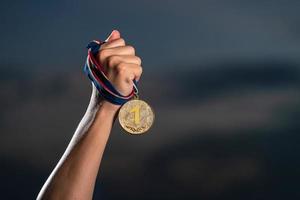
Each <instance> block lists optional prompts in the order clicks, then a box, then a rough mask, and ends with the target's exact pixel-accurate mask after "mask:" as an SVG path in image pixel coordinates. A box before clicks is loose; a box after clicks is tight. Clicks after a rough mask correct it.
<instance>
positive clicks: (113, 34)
mask: <svg viewBox="0 0 300 200" xmlns="http://www.w3.org/2000/svg"><path fill="white" fill-rule="evenodd" d="M120 37H121V34H120V32H119V31H118V30H113V31H112V32H111V34H110V35H109V36H108V38H107V39H106V40H105V42H111V41H113V40H116V39H119V38H120Z"/></svg>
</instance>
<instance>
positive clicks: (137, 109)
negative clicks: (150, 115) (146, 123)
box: [130, 106, 140, 124]
mask: <svg viewBox="0 0 300 200" xmlns="http://www.w3.org/2000/svg"><path fill="white" fill-rule="evenodd" d="M132 112H133V113H134V123H135V124H139V123H140V107H139V106H135V107H134V108H132V109H131V111H130V113H132Z"/></svg>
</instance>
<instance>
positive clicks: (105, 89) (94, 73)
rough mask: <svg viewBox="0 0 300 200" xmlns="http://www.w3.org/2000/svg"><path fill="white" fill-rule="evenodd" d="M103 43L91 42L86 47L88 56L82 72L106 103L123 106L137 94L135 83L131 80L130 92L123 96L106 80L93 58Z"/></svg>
mask: <svg viewBox="0 0 300 200" xmlns="http://www.w3.org/2000/svg"><path fill="white" fill-rule="evenodd" d="M104 43H105V42H99V41H96V40H93V41H91V42H90V43H89V44H88V45H87V48H88V55H87V59H86V63H85V65H84V72H85V74H86V75H87V76H88V78H89V79H90V80H91V81H92V82H93V84H94V85H95V87H96V88H97V89H98V91H99V93H100V95H101V96H102V97H103V98H104V99H106V100H107V101H109V102H111V103H113V104H116V105H123V104H124V103H126V102H127V101H129V100H130V99H131V98H132V97H133V96H134V95H137V94H138V88H137V82H136V80H133V89H132V92H131V93H130V94H129V95H127V96H124V95H122V94H120V92H118V90H117V89H116V88H115V87H114V86H113V84H112V83H111V82H110V81H109V79H108V78H107V76H106V74H105V72H104V68H103V66H102V65H100V63H98V62H97V60H96V59H95V56H96V55H97V53H98V52H99V49H100V47H101V45H102V44H104Z"/></svg>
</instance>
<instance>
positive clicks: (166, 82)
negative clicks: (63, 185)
mask: <svg viewBox="0 0 300 200" xmlns="http://www.w3.org/2000/svg"><path fill="white" fill-rule="evenodd" d="M299 11H300V1H299V0H289V1H285V0H282V1H279V0H252V1H238V0H228V1H227V0H226V1H225V0H122V1H100V0H73V1H71V0H53V1H40V0H39V1H38V0H27V1H13V0H2V1H0V24H1V31H0V44H1V45H0V106H1V109H0V110H1V112H0V134H1V135H0V137H1V138H0V177H1V182H0V188H1V189H2V190H1V195H2V196H1V197H2V198H1V199H34V198H35V197H36V195H37V193H38V191H39V190H40V188H41V186H42V184H43V183H44V182H45V180H46V178H47V177H48V176H49V174H50V172H51V171H52V169H53V168H54V166H55V165H56V163H57V161H58V160H59V158H60V157H61V155H62V153H63V152H64V150H65V148H66V146H67V144H68V143H69V141H70V139H71V137H72V135H73V133H74V130H75V129H76V127H77V125H78V123H79V121H80V119H81V117H82V116H83V114H84V112H85V110H86V107H87V103H88V101H89V98H90V92H91V84H90V82H89V80H88V78H87V77H86V76H85V75H84V73H83V70H82V69H83V64H84V61H85V58H86V54H87V49H86V48H85V47H86V45H87V43H88V42H89V41H90V40H93V39H100V40H104V39H106V37H107V36H108V35H109V34H110V32H111V31H112V30H113V29H118V30H119V31H120V32H121V35H122V37H123V38H124V39H125V40H126V42H127V44H130V45H133V46H134V47H135V49H136V54H137V55H138V56H140V57H141V58H142V63H143V64H142V65H143V75H142V79H141V80H140V81H139V91H140V94H141V95H140V97H141V98H142V99H144V100H146V101H147V102H148V103H149V104H150V105H151V106H153V109H154V111H155V123H154V126H153V128H152V129H151V130H150V131H149V132H148V133H147V134H145V135H143V136H140V137H134V136H129V135H128V134H125V133H124V132H123V131H122V129H121V128H120V126H119V125H118V123H115V125H114V128H113V131H112V134H111V137H110V141H109V143H108V146H107V149H106V151H105V155H104V159H103V162H102V163H101V165H102V166H101V170H100V172H101V173H100V175H99V176H98V182H97V186H96V189H95V196H94V197H95V199H100V198H101V199H109V200H111V199H112V200H114V199H130V200H132V199H143V200H154V199H158V200H159V199H175V200H176V199H188V200H194V199H195V200H198V199H212V200H224V199H225V200H226V199H230V200H240V199H243V200H253V199H272V200H277V199H278V200H281V199H300V193H299V179H300V177H299V175H300V171H299V170H300V162H299V158H300V145H299V142H298V141H299V139H300V134H299V133H300V124H299V119H300V92H299V91H300V56H299V55H300V12H299Z"/></svg>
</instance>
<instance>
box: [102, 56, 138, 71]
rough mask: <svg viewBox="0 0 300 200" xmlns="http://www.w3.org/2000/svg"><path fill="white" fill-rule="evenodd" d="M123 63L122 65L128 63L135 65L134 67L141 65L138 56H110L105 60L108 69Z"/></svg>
mask: <svg viewBox="0 0 300 200" xmlns="http://www.w3.org/2000/svg"><path fill="white" fill-rule="evenodd" d="M121 62H124V63H130V64H136V65H141V64H142V61H141V59H140V58H139V57H138V56H131V55H130V56H128V55H123V56H116V55H113V56H110V57H108V58H107V64H108V67H110V68H114V67H115V66H116V65H118V64H119V63H121Z"/></svg>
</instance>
